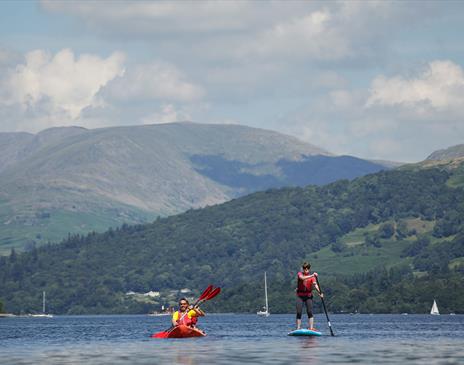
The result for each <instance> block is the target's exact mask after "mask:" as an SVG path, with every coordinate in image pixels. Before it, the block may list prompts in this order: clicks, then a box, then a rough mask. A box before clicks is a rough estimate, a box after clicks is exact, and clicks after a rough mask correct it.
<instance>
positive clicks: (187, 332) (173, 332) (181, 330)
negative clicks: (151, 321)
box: [151, 324, 206, 338]
mask: <svg viewBox="0 0 464 365" xmlns="http://www.w3.org/2000/svg"><path fill="white" fill-rule="evenodd" d="M204 336H206V333H204V332H203V331H202V330H200V329H198V328H192V327H189V326H185V325H183V324H181V325H179V326H176V327H174V328H172V329H170V330H168V331H162V332H158V333H154V334H152V335H151V338H189V337H204Z"/></svg>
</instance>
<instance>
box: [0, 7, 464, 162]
mask: <svg viewBox="0 0 464 365" xmlns="http://www.w3.org/2000/svg"><path fill="white" fill-rule="evenodd" d="M462 34H464V2H462V1H437V2H434V1H409V2H408V1H392V2H389V1H384V0H382V1H359V2H358V1H355V0H350V1H285V2H284V1H276V2H273V1H271V2H266V1H244V0H242V1H231V0H229V1H214V2H209V1H204V2H198V1H195V2H194V1H192V2H189V1H185V0H184V1H177V2H176V1H156V2H150V1H140V2H138V1H99V2H91V1H56V0H53V1H52V0H44V1H29V2H28V1H22V2H17V1H11V2H10V1H2V2H0V132H14V131H28V132H37V131H40V130H43V129H46V128H49V127H53V126H68V125H79V126H84V127H87V128H97V127H105V126H116V125H137V124H152V123H169V122H174V121H185V120H189V121H193V122H201V123H236V124H243V125H248V126H252V127H260V128H266V129H272V130H276V131H279V132H282V133H286V134H290V135H293V136H296V137H298V138H300V139H302V140H304V141H307V142H310V143H312V144H315V145H317V146H319V147H322V148H325V149H327V150H329V151H331V152H333V153H336V154H350V155H355V156H359V157H363V158H379V159H386V160H395V161H411V162H412V161H419V160H422V159H424V158H425V157H427V155H429V154H430V153H431V152H432V151H434V150H436V149H441V148H446V147H449V146H451V145H455V144H461V143H464V42H462Z"/></svg>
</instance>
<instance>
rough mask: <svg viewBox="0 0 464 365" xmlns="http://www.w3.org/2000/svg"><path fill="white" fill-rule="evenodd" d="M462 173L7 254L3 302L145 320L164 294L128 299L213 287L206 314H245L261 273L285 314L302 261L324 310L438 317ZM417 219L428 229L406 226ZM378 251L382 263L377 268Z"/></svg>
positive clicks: (455, 298) (448, 286) (339, 187)
mask: <svg viewBox="0 0 464 365" xmlns="http://www.w3.org/2000/svg"><path fill="white" fill-rule="evenodd" d="M463 171H464V168H463V166H459V167H457V168H453V169H449V168H444V167H442V168H427V169H404V168H403V169H397V170H392V171H384V172H379V173H376V174H372V175H368V176H365V177H362V178H357V179H355V180H353V181H347V180H341V181H338V182H335V183H332V184H329V185H325V186H323V187H316V186H307V187H305V188H284V189H275V190H268V191H265V192H259V193H254V194H251V195H248V196H246V197H243V198H239V199H236V200H233V201H230V202H228V203H225V204H221V205H217V206H212V207H208V208H204V209H199V210H190V211H187V212H186V213H184V214H180V215H177V216H172V217H168V218H163V219H158V220H157V221H155V222H153V223H152V224H148V225H137V226H128V225H123V226H121V227H119V228H117V229H112V230H109V231H107V232H105V233H103V234H95V233H90V234H88V235H86V236H80V235H75V236H69V237H68V238H67V239H66V240H64V241H63V242H61V243H59V244H49V245H47V246H44V247H40V248H36V247H31V248H30V250H29V252H26V253H22V254H18V253H16V252H15V251H14V250H13V251H12V252H11V254H10V255H9V256H4V257H0V298H1V299H2V301H3V302H4V306H5V309H6V310H7V311H11V312H16V313H20V312H23V313H28V312H34V311H38V310H40V304H41V293H42V291H43V290H45V291H46V292H47V298H48V302H47V304H48V308H49V311H50V312H53V313H57V314H58V313H73V314H83V313H147V312H148V311H151V310H154V309H158V308H159V307H160V306H161V304H169V303H167V299H166V301H165V302H162V299H160V301H158V302H156V303H154V302H153V303H150V302H149V301H145V302H144V301H137V300H134V299H133V298H131V297H130V296H127V295H125V293H126V292H128V291H135V292H141V293H143V292H147V291H149V290H157V291H161V292H163V291H168V290H170V289H180V288H191V289H193V290H195V291H197V292H198V291H200V290H201V289H203V288H204V287H206V286H207V285H208V284H209V283H214V284H215V285H218V286H221V287H222V288H223V291H222V294H221V295H220V296H219V297H218V298H217V300H216V299H215V300H214V302H213V303H207V304H206V305H205V308H206V309H207V310H209V311H227V312H254V311H256V310H258V309H260V307H261V306H262V304H263V301H264V300H263V273H264V271H266V272H267V275H268V279H269V285H270V288H269V301H270V305H271V311H272V312H274V313H277V312H292V311H293V307H294V295H295V294H294V288H295V282H294V281H295V279H294V278H295V275H296V272H297V271H298V269H299V266H300V264H301V263H302V261H303V260H311V262H312V264H313V268H314V269H315V270H316V271H318V272H319V274H320V280H321V285H322V287H323V289H324V291H325V292H326V299H327V304H328V306H329V309H330V310H331V311H333V312H370V313H390V312H393V313H401V312H416V313H425V312H427V311H428V310H429V308H430V306H431V303H432V301H433V298H437V300H438V304H439V307H440V310H441V311H442V312H447V311H454V312H456V313H460V312H464V287H463V285H462V280H463V276H464V189H463V185H464V178H463V176H464V173H463ZM414 219H415V220H419V221H420V222H423V226H424V227H425V226H427V227H429V228H430V229H425V228H424V229H423V230H422V231H421V230H416V229H412V228H410V227H409V226H408V222H411V221H412V220H414ZM366 227H375V229H374V228H373V229H371V230H370V231H366V233H364V235H363V238H362V242H361V243H359V244H356V245H350V244H347V243H346V242H345V241H346V240H345V239H344V238H346V237H347V236H349V235H350V234H352V233H353V232H357V230H363V229H367V228H366ZM393 248H395V249H393ZM380 254H382V255H387V256H385V257H388V258H389V260H390V261H389V264H388V265H386V264H384V262H383V261H381V262H380V263H379V262H377V261H378V260H379V257H380V256H379V255H380ZM324 258H325V260H326V261H323V259H324ZM355 259H356V260H357V259H359V260H362V261H360V262H362V263H363V265H364V266H357V265H354V266H353V265H352V266H353V267H352V268H351V269H350V271H348V267H347V271H346V272H344V271H343V270H344V267H345V266H344V264H343V263H344V262H354V261H349V260H355ZM376 260H377V261H376ZM318 261H319V262H329V263H330V262H331V263H332V264H334V263H335V265H338V266H339V267H337V270H334V269H331V268H330V267H329V266H328V265H327V266H324V265H322V264H319V265H318ZM366 268H367V269H366ZM171 300H172V299H171ZM316 302H318V300H317V299H316Z"/></svg>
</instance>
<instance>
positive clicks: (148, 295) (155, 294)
mask: <svg viewBox="0 0 464 365" xmlns="http://www.w3.org/2000/svg"><path fill="white" fill-rule="evenodd" d="M143 295H145V296H146V297H150V298H156V297H159V296H160V292H159V291H152V290H150V291H149V292H148V293H144V294H143Z"/></svg>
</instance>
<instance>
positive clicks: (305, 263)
mask: <svg viewBox="0 0 464 365" xmlns="http://www.w3.org/2000/svg"><path fill="white" fill-rule="evenodd" d="M301 267H302V268H303V269H310V268H311V264H310V263H309V262H303V265H302V266H301Z"/></svg>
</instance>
